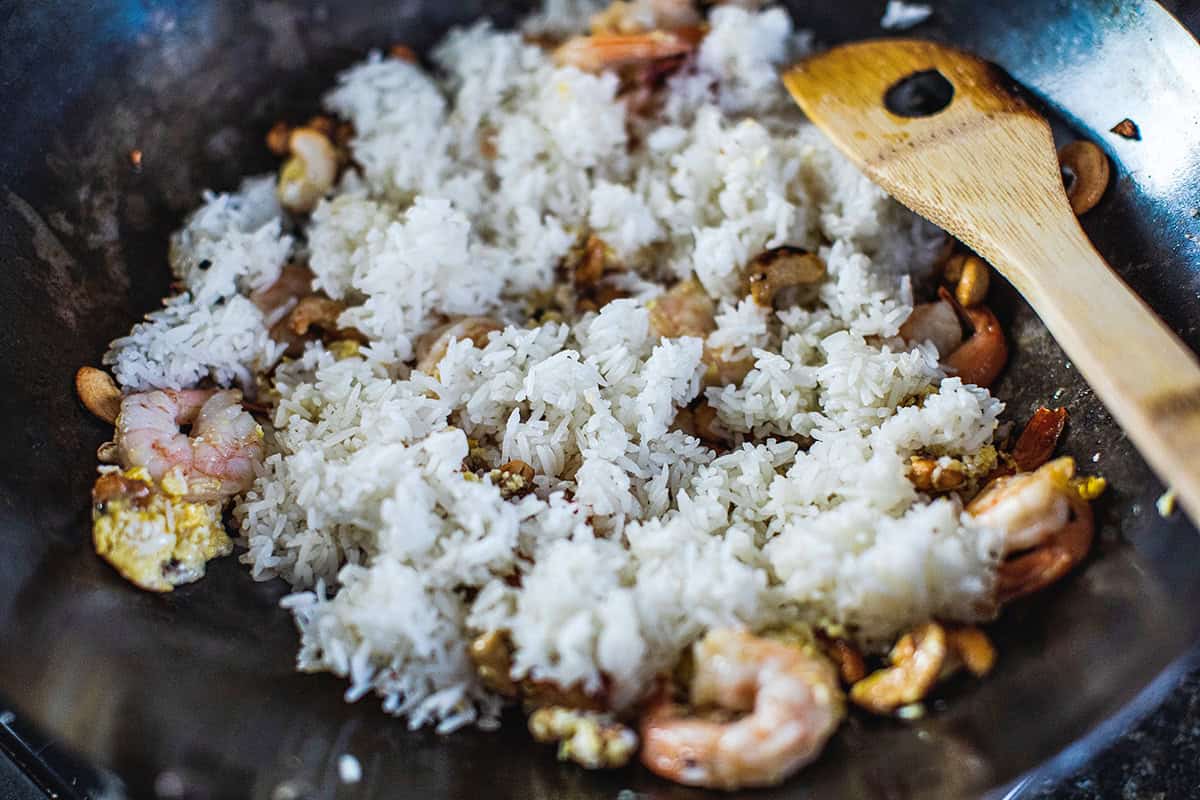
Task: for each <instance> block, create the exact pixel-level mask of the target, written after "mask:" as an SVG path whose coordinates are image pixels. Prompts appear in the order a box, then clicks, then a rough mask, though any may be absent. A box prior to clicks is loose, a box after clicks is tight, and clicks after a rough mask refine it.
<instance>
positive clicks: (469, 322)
mask: <svg viewBox="0 0 1200 800" xmlns="http://www.w3.org/2000/svg"><path fill="white" fill-rule="evenodd" d="M499 330H504V326H503V325H501V324H500V323H499V322H496V320H494V319H491V318H490V317H463V318H462V319H459V320H455V321H454V322H447V323H446V324H445V325H442V326H441V327H438V328H434V329H433V330H432V331H430V332H429V333H427V334H425V335H424V336H422V337H421V338H420V340H419V341H418V342H417V369H418V370H420V371H421V372H424V373H425V374H426V375H432V376H434V377H435V378H436V377H438V375H437V365H438V364H440V363H441V361H442V359H443V358H445V357H446V351H447V350H448V349H449V348H450V341H451V340H452V339H458V340H460V341H461V340H463V339H470V340H471V343H472V344H474V345H475V346H476V347H487V343H488V336H489V334H491V333H492V331H499Z"/></svg>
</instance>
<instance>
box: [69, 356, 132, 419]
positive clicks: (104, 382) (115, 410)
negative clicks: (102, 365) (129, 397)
mask: <svg viewBox="0 0 1200 800" xmlns="http://www.w3.org/2000/svg"><path fill="white" fill-rule="evenodd" d="M75 393H76V394H78V395H79V400H80V401H81V402H82V403H83V407H84V408H86V409H87V410H88V411H90V412H92V413H93V414H95V415H96V416H97V417H99V418H100V419H102V420H104V421H105V422H107V423H108V424H109V425H112V424H114V423H115V422H116V421H117V415H118V414H120V413H121V390H120V389H118V388H117V384H116V381H114V380H113V379H112V376H111V375H109V374H108V373H107V372H105V371H104V370H102V369H96V368H95V367H80V368H79V371H78V372H76V373H75Z"/></svg>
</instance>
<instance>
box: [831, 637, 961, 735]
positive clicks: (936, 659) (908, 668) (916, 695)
mask: <svg viewBox="0 0 1200 800" xmlns="http://www.w3.org/2000/svg"><path fill="white" fill-rule="evenodd" d="M946 653H947V644H946V629H945V628H943V627H942V626H941V625H939V624H938V623H936V622H927V623H925V624H924V625H921V626H918V627H917V628H916V629H914V630H913V631H912V632H911V633H906V634H904V636H902V637H900V640H899V641H898V642H896V645H895V646H894V647H893V648H892V652H891V653H890V654H889V656H888V657H889V659H890V660H891V663H892V666H890V667H887V668H885V669H881V670H876V671H875V672H873V673H871V674H870V675H868V676H867V677H865V678H863V679H862V680H861V681H859V682H858V683H856V684H854V685H853V686H851V687H850V699H851V700H852V701H853V702H854V703H855V704H856V705H858V706H861V707H862V708H865V709H867V710H868V711H871V712H874V713H876V714H890V713H892V712H893V711H895V710H896V709H898V708H900V707H901V706H906V705H908V704H910V703H915V702H917V701H918V700H921V699H922V698H924V697H925V695H927V694H928V693H929V690H930V689H932V688H933V685H934V684H935V683H937V679H938V676H939V675H940V674H941V672H942V666H943V664H945V662H946Z"/></svg>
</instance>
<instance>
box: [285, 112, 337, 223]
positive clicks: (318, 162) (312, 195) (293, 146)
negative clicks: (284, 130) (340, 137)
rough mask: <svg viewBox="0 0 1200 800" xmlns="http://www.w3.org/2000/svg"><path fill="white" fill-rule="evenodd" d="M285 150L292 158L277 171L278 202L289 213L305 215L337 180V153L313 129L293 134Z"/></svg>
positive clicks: (330, 143) (326, 140)
mask: <svg viewBox="0 0 1200 800" xmlns="http://www.w3.org/2000/svg"><path fill="white" fill-rule="evenodd" d="M288 150H289V152H291V154H292V155H291V158H289V159H288V160H287V161H285V162H284V164H283V167H282V168H281V169H280V170H279V186H278V187H277V193H278V195H279V202H280V204H282V205H283V207H284V208H286V209H288V210H289V211H295V212H298V213H307V212H309V211H312V209H313V207H314V206H315V205H316V204H317V201H318V200H320V199H321V198H322V197H324V196H325V194H326V193H328V192H329V190H330V189H332V188H333V184H334V181H336V180H337V168H338V157H337V150H335V149H334V146H333V143H332V142H331V141H329V137H328V136H326V135H325V134H324V133H322V132H321V131H319V130H317V129H315V128H312V127H303V128H296V129H295V130H293V131H292V133H291V135H290V136H289V137H288Z"/></svg>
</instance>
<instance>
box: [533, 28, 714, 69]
mask: <svg viewBox="0 0 1200 800" xmlns="http://www.w3.org/2000/svg"><path fill="white" fill-rule="evenodd" d="M703 36H704V34H703V31H701V30H699V29H697V28H681V29H679V30H673V31H647V32H645V33H630V34H597V35H595V36H576V37H574V38H573V39H568V40H567V41H566V42H564V43H563V44H562V45H561V46H559V48H558V49H557V50H555V51H554V60H555V61H556V62H557V63H558V64H559V65H561V66H564V67H565V66H570V67H575V68H577V69H580V70H583V71H584V72H601V71H603V70H606V69H615V68H617V67H623V66H627V65H629V64H640V63H644V62H647V61H656V60H658V59H661V58H672V57H674V56H682V55H686V54H688V53H691V52H692V51H693V50H695V49H696V47H697V46H698V45H699V43H700V40H701V39H702V38H703Z"/></svg>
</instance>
